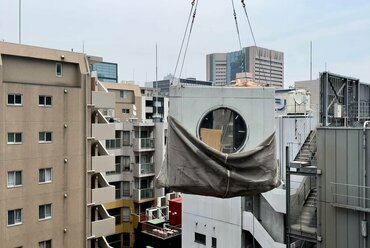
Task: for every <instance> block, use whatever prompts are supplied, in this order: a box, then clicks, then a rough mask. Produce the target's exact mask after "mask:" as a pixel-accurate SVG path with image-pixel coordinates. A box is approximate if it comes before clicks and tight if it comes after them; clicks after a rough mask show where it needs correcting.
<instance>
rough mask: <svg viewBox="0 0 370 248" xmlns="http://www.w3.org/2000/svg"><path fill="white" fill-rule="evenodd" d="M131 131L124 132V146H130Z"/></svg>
mask: <svg viewBox="0 0 370 248" xmlns="http://www.w3.org/2000/svg"><path fill="white" fill-rule="evenodd" d="M130 143H131V142H130V131H123V142H122V145H123V146H129V145H130Z"/></svg>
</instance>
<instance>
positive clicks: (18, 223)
mask: <svg viewBox="0 0 370 248" xmlns="http://www.w3.org/2000/svg"><path fill="white" fill-rule="evenodd" d="M18 210H19V211H20V213H21V214H20V216H21V218H20V222H16V218H15V216H13V219H14V223H13V224H9V212H10V211H12V212H13V214H15V211H18ZM7 218H8V221H7V226H8V227H12V226H19V225H22V224H23V209H22V208H17V209H10V210H8V216H7Z"/></svg>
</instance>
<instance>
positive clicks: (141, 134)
mask: <svg viewBox="0 0 370 248" xmlns="http://www.w3.org/2000/svg"><path fill="white" fill-rule="evenodd" d="M103 85H104V86H105V87H106V88H107V89H108V91H109V92H110V93H112V94H114V99H115V103H116V105H115V108H114V110H113V109H111V110H107V111H105V112H104V115H105V117H106V119H108V120H110V121H111V123H114V125H115V132H116V134H115V135H116V136H115V139H111V140H106V148H107V150H108V151H109V153H112V154H114V155H115V163H116V167H115V169H113V170H111V171H108V172H107V173H106V178H107V181H108V182H109V184H111V185H114V186H115V188H116V199H115V200H114V201H112V202H109V203H106V204H104V206H105V207H106V209H107V210H108V212H109V214H110V215H111V216H114V217H115V218H116V219H115V221H116V228H115V234H114V235H111V236H108V237H107V241H108V243H109V245H110V246H112V247H115V248H116V247H117V248H119V247H133V246H134V243H135V232H136V231H137V230H136V229H137V226H138V223H139V222H141V221H144V220H147V218H148V216H147V215H146V211H147V209H152V208H153V207H156V205H157V204H156V199H157V197H161V196H163V195H164V193H165V192H164V189H155V187H154V178H155V175H157V174H158V173H159V170H160V167H161V164H162V161H163V158H164V152H165V142H166V141H165V132H166V130H167V122H166V119H167V117H166V116H167V112H168V98H165V97H160V98H158V100H156V99H157V98H156V97H155V94H154V91H153V88H140V87H139V86H138V85H135V84H133V83H103ZM156 112H157V113H158V116H159V117H160V118H159V119H158V120H159V121H158V122H155V121H154V120H153V118H154V117H155V116H156V114H155V113H156ZM161 113H162V114H161ZM163 113H165V114H163ZM167 212H168V211H167Z"/></svg>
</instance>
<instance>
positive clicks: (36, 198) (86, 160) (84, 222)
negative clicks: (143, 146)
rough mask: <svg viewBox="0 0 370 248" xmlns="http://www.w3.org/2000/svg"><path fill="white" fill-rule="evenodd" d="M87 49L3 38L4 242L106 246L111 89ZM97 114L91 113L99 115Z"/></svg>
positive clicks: (0, 150) (0, 164)
mask: <svg viewBox="0 0 370 248" xmlns="http://www.w3.org/2000/svg"><path fill="white" fill-rule="evenodd" d="M90 58H91V59H90V60H89V59H88V57H87V56H86V55H85V54H80V53H73V52H67V51H60V50H54V49H46V48H40V47H33V46H26V45H19V44H11V43H5V42H0V91H1V94H0V102H1V104H0V113H1V114H0V128H1V130H2V132H1V133H0V140H1V142H0V181H1V182H3V183H2V185H1V186H0V243H1V246H2V247H109V246H108V244H107V242H106V240H105V235H108V234H111V233H113V232H114V218H113V217H112V216H110V215H109V214H108V212H107V211H106V210H105V208H104V206H103V205H102V203H104V202H105V201H111V199H113V198H114V187H112V186H109V184H108V183H107V181H106V180H105V176H104V174H103V173H104V172H105V169H107V170H110V169H111V168H114V157H113V156H111V155H110V154H109V153H108V151H107V150H105V148H104V146H102V145H101V141H100V140H104V139H107V138H110V137H111V136H113V137H114V126H110V124H109V123H108V122H107V121H106V120H105V119H104V117H103V116H102V115H100V114H99V113H100V109H104V108H111V106H112V104H113V105H114V102H112V101H111V102H110V100H109V98H110V96H109V93H108V92H107V91H106V90H105V89H104V88H103V87H102V86H101V84H100V83H99V82H98V81H95V80H91V76H90V71H89V63H93V62H94V61H93V58H92V57H90ZM94 115H95V118H92V117H94Z"/></svg>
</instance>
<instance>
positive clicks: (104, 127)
mask: <svg viewBox="0 0 370 248" xmlns="http://www.w3.org/2000/svg"><path fill="white" fill-rule="evenodd" d="M91 119H92V122H93V123H92V130H91V133H92V136H93V137H94V138H95V140H107V139H114V138H115V124H114V123H109V122H108V120H107V119H106V118H105V117H104V115H103V114H102V112H100V110H98V111H95V112H94V113H93V116H92V118H91Z"/></svg>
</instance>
